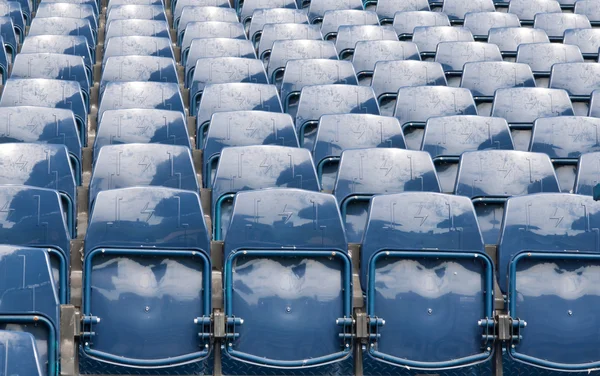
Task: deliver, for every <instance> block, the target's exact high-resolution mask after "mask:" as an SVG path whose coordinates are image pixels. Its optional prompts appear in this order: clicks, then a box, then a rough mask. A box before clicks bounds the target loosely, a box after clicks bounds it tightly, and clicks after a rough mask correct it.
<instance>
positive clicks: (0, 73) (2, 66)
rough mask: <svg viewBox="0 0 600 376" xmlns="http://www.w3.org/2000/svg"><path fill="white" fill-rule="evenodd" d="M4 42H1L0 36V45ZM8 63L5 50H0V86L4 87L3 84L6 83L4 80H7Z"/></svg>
mask: <svg viewBox="0 0 600 376" xmlns="http://www.w3.org/2000/svg"><path fill="white" fill-rule="evenodd" d="M3 44H4V42H3V41H2V37H1V36H0V45H3ZM8 67H9V62H8V55H7V54H6V50H5V49H0V77H1V79H2V85H4V83H5V82H6V79H7V78H8V71H9V68H8Z"/></svg>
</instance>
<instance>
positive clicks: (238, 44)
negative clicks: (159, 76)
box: [181, 38, 256, 86]
mask: <svg viewBox="0 0 600 376" xmlns="http://www.w3.org/2000/svg"><path fill="white" fill-rule="evenodd" d="M207 57H243V58H248V59H256V52H255V51H254V46H253V45H252V42H250V41H249V40H246V39H230V38H206V39H204V38H202V39H194V40H192V43H191V44H190V48H189V50H188V51H187V57H186V59H185V61H183V60H182V62H181V64H182V65H184V64H185V65H184V66H185V76H184V77H185V85H188V86H189V84H190V82H191V80H192V78H193V76H194V70H195V69H196V62H197V61H198V59H203V58H207Z"/></svg>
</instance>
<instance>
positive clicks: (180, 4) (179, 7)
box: [172, 0, 231, 29]
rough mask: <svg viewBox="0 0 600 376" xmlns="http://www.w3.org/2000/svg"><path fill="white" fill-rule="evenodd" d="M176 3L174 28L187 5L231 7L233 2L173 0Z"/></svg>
mask: <svg viewBox="0 0 600 376" xmlns="http://www.w3.org/2000/svg"><path fill="white" fill-rule="evenodd" d="M173 3H174V4H175V5H174V6H172V8H173V9H172V13H173V28H174V29H177V25H178V24H179V19H180V18H181V15H182V14H183V8H185V7H187V6H205V7H221V8H231V4H229V1H227V0H177V1H174V2H173Z"/></svg>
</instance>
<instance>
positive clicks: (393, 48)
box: [352, 40, 421, 84]
mask: <svg viewBox="0 0 600 376" xmlns="http://www.w3.org/2000/svg"><path fill="white" fill-rule="evenodd" d="M389 60H421V56H420V55H419V50H418V49H417V45H416V44H414V43H412V42H398V41H393V40H373V41H362V42H358V43H356V46H355V48H354V54H353V55H352V65H354V70H355V71H356V76H357V77H358V79H359V80H361V79H362V80H365V81H367V82H368V83H369V84H370V82H369V81H370V78H371V76H372V75H373V71H374V70H375V64H376V63H377V62H379V61H389Z"/></svg>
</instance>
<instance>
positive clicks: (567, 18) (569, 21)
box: [533, 13, 592, 42]
mask: <svg viewBox="0 0 600 376" xmlns="http://www.w3.org/2000/svg"><path fill="white" fill-rule="evenodd" d="M533 27H534V28H536V29H543V30H544V31H545V32H546V34H548V38H550V41H553V42H562V41H563V35H564V34H565V31H566V30H569V29H591V28H592V25H591V24H590V21H589V20H588V18H587V17H586V16H584V15H582V14H570V13H538V14H536V15H535V18H534V20H533Z"/></svg>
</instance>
